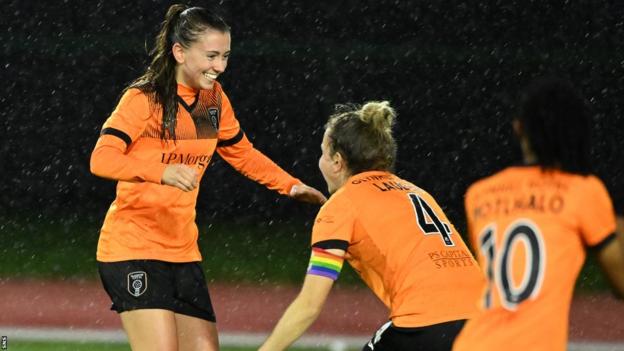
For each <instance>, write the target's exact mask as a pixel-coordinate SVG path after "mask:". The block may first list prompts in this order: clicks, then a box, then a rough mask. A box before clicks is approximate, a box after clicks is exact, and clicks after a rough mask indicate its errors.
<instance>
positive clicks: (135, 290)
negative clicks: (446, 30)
mask: <svg viewBox="0 0 624 351" xmlns="http://www.w3.org/2000/svg"><path fill="white" fill-rule="evenodd" d="M146 290H147V273H145V272H142V271H140V272H132V273H129V274H128V292H129V293H130V295H132V296H134V297H139V296H141V295H143V293H144V292H145V291H146Z"/></svg>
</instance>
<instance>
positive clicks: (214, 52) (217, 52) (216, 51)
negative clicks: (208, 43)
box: [206, 50, 232, 55]
mask: <svg viewBox="0 0 624 351" xmlns="http://www.w3.org/2000/svg"><path fill="white" fill-rule="evenodd" d="M230 52H232V50H228V51H226V52H224V53H223V55H227V54H229V53H230ZM206 53H207V54H217V55H219V54H221V51H218V50H208V51H206Z"/></svg>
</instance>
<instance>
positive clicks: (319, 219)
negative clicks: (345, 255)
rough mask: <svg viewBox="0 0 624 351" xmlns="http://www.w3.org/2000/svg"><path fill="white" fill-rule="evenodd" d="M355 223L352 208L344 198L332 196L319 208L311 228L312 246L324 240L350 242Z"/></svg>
mask: <svg viewBox="0 0 624 351" xmlns="http://www.w3.org/2000/svg"><path fill="white" fill-rule="evenodd" d="M354 222H355V213H354V211H353V206H352V205H351V204H350V202H349V200H348V199H347V198H346V197H345V196H332V197H331V198H330V199H329V200H328V201H327V203H325V204H324V205H323V207H321V210H320V211H319V213H318V215H317V216H316V220H315V221H314V227H313V228H312V245H314V244H316V243H318V242H320V241H325V240H344V241H347V242H351V237H352V235H353V230H354Z"/></svg>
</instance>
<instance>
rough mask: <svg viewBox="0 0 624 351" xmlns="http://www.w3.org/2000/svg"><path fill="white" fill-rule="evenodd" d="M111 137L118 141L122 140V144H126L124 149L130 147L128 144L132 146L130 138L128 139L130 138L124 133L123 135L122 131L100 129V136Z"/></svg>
mask: <svg viewBox="0 0 624 351" xmlns="http://www.w3.org/2000/svg"><path fill="white" fill-rule="evenodd" d="M106 134H108V135H113V136H116V137H118V138H119V139H121V140H123V141H124V143H126V147H128V146H130V144H132V138H130V136H129V135H128V134H126V133H124V132H123V131H121V130H119V129H115V128H104V129H102V132H100V135H106Z"/></svg>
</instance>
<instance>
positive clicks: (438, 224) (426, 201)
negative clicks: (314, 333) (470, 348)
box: [260, 102, 484, 351]
mask: <svg viewBox="0 0 624 351" xmlns="http://www.w3.org/2000/svg"><path fill="white" fill-rule="evenodd" d="M394 119H395V112H394V110H393V109H392V108H391V107H390V105H389V104H388V103H387V102H369V103H367V104H365V105H364V106H362V107H361V108H360V107H357V106H351V107H346V108H344V109H342V110H340V111H339V112H338V113H336V114H334V115H333V116H331V117H330V119H329V122H328V123H327V125H326V127H325V128H326V130H325V134H324V136H323V142H322V144H321V150H322V155H321V158H320V160H319V168H320V170H321V173H322V174H323V177H324V178H325V181H326V182H327V187H328V189H329V192H330V193H331V194H332V195H331V198H330V199H329V200H328V202H327V203H326V204H325V205H324V206H323V207H322V208H321V210H320V212H319V213H318V215H317V217H316V221H315V223H314V228H313V230H312V255H311V258H310V265H309V267H308V272H307V275H306V278H305V281H304V283H303V287H302V289H301V292H300V293H299V296H297V298H296V299H295V300H294V301H293V303H292V304H291V305H290V306H289V307H288V309H287V310H286V312H285V313H284V315H283V316H282V318H281V319H280V321H279V323H278V324H277V326H276V327H275V329H274V330H273V333H272V334H271V335H270V336H269V338H268V339H267V340H266V342H265V343H264V345H263V346H262V347H261V348H260V350H263V351H269V350H270V351H278V350H284V349H286V348H287V347H288V346H289V345H290V344H291V343H292V342H294V341H295V340H296V339H297V338H298V337H299V336H301V335H302V334H303V333H304V331H305V330H306V329H307V328H308V326H310V324H312V322H313V321H314V320H315V319H316V318H317V316H318V315H319V313H320V312H321V309H322V306H323V304H324V302H325V300H326V298H327V295H328V293H329V291H330V289H331V287H332V285H333V283H334V281H335V280H336V279H337V278H338V275H339V273H340V270H341V268H342V265H343V261H344V260H345V259H346V260H347V261H348V262H349V264H351V266H352V267H353V268H354V269H355V270H356V271H357V272H358V274H359V275H360V277H361V278H362V280H364V282H365V283H366V284H367V285H368V286H369V287H370V288H371V289H372V290H373V292H374V293H375V294H376V295H377V296H378V297H379V298H380V299H381V300H382V301H383V302H384V304H385V305H386V306H387V307H388V309H389V316H388V319H389V321H388V322H387V323H386V324H384V325H383V326H382V327H381V328H380V329H379V331H377V333H376V335H375V336H374V337H373V339H371V341H370V342H369V343H368V344H367V345H366V346H365V347H364V349H365V350H377V351H379V350H381V351H383V350H392V351H408V350H409V351H414V350H433V351H437V350H440V351H442V350H450V348H451V345H452V342H453V340H454V338H455V335H457V333H458V332H459V330H460V329H461V327H462V325H463V323H464V320H465V319H467V318H469V317H471V316H473V314H474V313H475V312H476V304H475V303H474V301H475V299H476V298H477V297H478V295H479V293H480V289H481V287H482V284H483V283H484V280H483V277H482V274H481V272H480V269H479V268H478V267H477V264H476V262H475V260H474V258H473V257H472V255H471V254H470V252H469V251H468V249H467V248H466V246H465V245H464V243H463V241H462V239H461V237H460V235H459V233H457V231H456V230H455V228H454V227H453V225H452V224H451V222H450V221H449V220H448V218H447V217H446V215H445V214H444V212H443V211H442V209H441V208H440V206H439V205H438V203H437V202H436V201H435V200H434V198H433V197H432V196H431V195H429V194H428V193H427V192H426V191H424V190H423V189H421V188H419V187H417V186H416V185H414V184H412V183H410V182H408V181H406V180H403V179H401V178H399V177H397V176H396V175H394V174H393V173H392V169H393V166H394V161H395V157H396V143H395V140H394V138H393V136H392V131H391V127H392V124H393V122H394Z"/></svg>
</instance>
